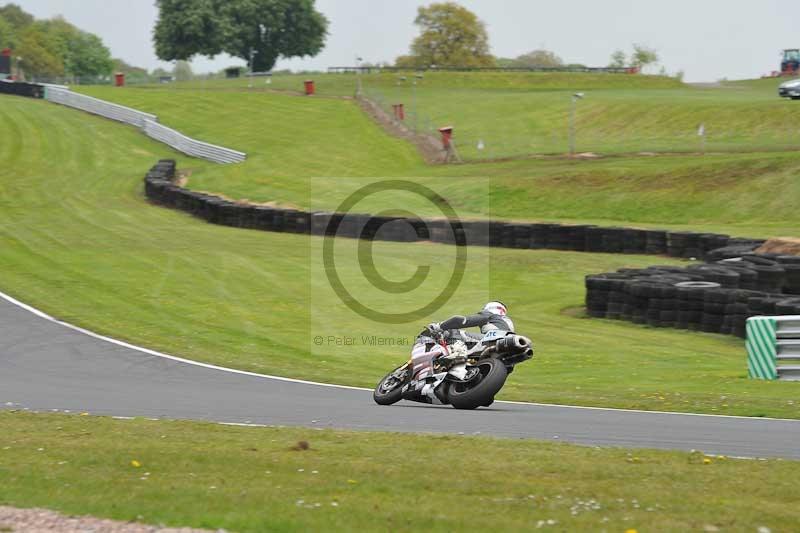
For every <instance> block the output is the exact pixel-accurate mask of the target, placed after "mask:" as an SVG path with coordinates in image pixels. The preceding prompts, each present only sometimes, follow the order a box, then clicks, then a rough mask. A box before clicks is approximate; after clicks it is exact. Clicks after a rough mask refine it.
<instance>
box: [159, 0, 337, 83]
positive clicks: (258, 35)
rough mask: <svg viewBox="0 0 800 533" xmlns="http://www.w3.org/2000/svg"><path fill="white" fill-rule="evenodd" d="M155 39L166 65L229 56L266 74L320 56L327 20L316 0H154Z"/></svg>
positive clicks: (325, 34)
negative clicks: (282, 63)
mask: <svg viewBox="0 0 800 533" xmlns="http://www.w3.org/2000/svg"><path fill="white" fill-rule="evenodd" d="M156 4H157V6H158V9H159V16H158V21H157V23H156V27H155V31H154V35H153V40H154V42H155V47H156V55H157V56H158V57H159V58H160V59H162V60H164V61H173V60H189V59H191V58H192V57H193V56H195V55H198V54H199V55H205V56H208V57H213V56H215V55H217V54H220V53H223V52H225V53H228V54H230V55H232V56H234V57H239V58H241V59H244V60H245V61H247V62H248V64H249V62H250V59H251V57H252V58H253V65H252V68H253V70H255V71H268V70H271V69H272V67H274V66H275V63H276V62H277V60H278V59H279V58H281V57H284V58H288V57H303V56H314V55H317V54H318V53H319V52H320V51H321V50H322V48H323V47H324V45H325V37H326V36H327V31H328V20H327V19H326V18H325V16H324V15H322V14H321V13H320V12H318V11H317V10H316V9H315V6H314V4H315V0H156Z"/></svg>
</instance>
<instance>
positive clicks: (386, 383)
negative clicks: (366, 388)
mask: <svg viewBox="0 0 800 533" xmlns="http://www.w3.org/2000/svg"><path fill="white" fill-rule="evenodd" d="M402 368H403V367H400V368H397V369H395V370H392V371H391V372H389V373H388V374H386V375H385V376H384V377H383V379H382V380H380V382H379V383H378V385H377V386H376V387H375V390H374V391H373V392H372V399H373V400H375V403H377V404H378V405H392V404H393V403H397V402H399V401H400V400H402V399H403V398H402V395H403V385H405V384H406V382H407V381H408V370H406V377H405V378H404V379H402V380H399V379H397V378H396V377H395V375H394V374H395V373H396V372H397V371H398V370H401V369H402Z"/></svg>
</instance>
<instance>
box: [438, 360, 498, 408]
mask: <svg viewBox="0 0 800 533" xmlns="http://www.w3.org/2000/svg"><path fill="white" fill-rule="evenodd" d="M474 366H475V367H477V368H478V370H479V374H478V375H477V376H476V377H475V378H474V379H472V380H469V381H465V382H462V381H457V382H453V383H450V386H449V388H448V389H447V399H448V400H449V401H450V403H451V404H452V406H453V407H455V408H456V409H475V408H478V407H481V406H488V405H491V403H492V402H493V401H494V396H495V394H497V393H498V392H500V389H502V388H503V385H505V383H506V377H507V376H508V371H507V370H506V365H505V364H504V363H503V362H502V361H500V360H499V359H484V360H482V361H479V362H478V363H477V364H476V365H474Z"/></svg>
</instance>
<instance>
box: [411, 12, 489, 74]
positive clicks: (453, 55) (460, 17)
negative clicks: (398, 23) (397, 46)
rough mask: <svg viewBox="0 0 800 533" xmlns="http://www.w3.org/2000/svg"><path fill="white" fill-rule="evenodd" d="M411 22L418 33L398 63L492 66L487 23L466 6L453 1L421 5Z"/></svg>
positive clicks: (443, 65) (421, 65)
mask: <svg viewBox="0 0 800 533" xmlns="http://www.w3.org/2000/svg"><path fill="white" fill-rule="evenodd" d="M414 24H416V25H417V26H419V27H420V29H421V33H420V35H419V36H418V37H417V38H415V39H414V41H413V42H412V43H411V55H410V56H405V57H401V58H398V63H400V62H402V63H406V64H408V63H412V64H413V66H416V67H428V66H431V65H436V66H442V67H491V66H494V64H495V62H494V57H492V55H491V54H490V53H489V37H488V35H487V33H486V26H485V25H484V23H483V22H482V21H481V20H480V19H479V18H478V17H477V16H476V15H475V14H474V13H472V12H471V11H469V10H468V9H466V8H463V7H461V6H459V5H458V4H455V3H453V2H443V3H435V4H431V5H430V6H428V7H420V8H419V10H418V11H417V18H416V19H415V20H414ZM401 66H411V65H401Z"/></svg>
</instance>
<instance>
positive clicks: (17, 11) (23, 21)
mask: <svg viewBox="0 0 800 533" xmlns="http://www.w3.org/2000/svg"><path fill="white" fill-rule="evenodd" d="M0 17H3V18H4V19H6V21H7V22H8V23H9V24H11V25H12V26H13V27H15V28H17V29H19V30H21V29H23V28H25V27H26V26H30V25H31V24H33V21H34V18H33V15H31V14H30V13H28V12H26V11H25V10H23V9H22V8H21V7H19V6H18V5H17V4H6V5H4V6H3V7H0Z"/></svg>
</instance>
